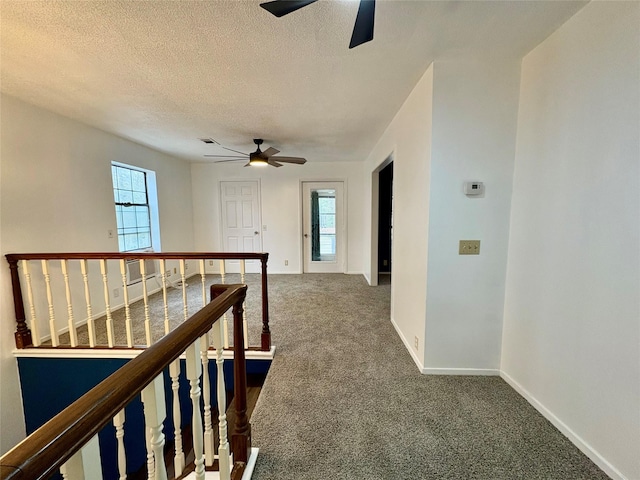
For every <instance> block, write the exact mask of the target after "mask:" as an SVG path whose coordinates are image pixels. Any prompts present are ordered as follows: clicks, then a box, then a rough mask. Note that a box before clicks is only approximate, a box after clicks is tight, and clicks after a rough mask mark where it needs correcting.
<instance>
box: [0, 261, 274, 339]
mask: <svg viewBox="0 0 640 480" xmlns="http://www.w3.org/2000/svg"><path fill="white" fill-rule="evenodd" d="M268 257H269V254H268V253H242V252H240V253H229V252H170V253H141V252H137V253H113V252H92V253H26V254H18V253H15V254H8V255H6V258H7V261H8V262H9V269H10V273H11V284H12V291H13V301H14V309H15V317H16V331H15V343H16V348H18V349H24V348H29V347H38V346H41V344H42V338H45V339H46V336H41V335H40V334H39V331H40V330H41V329H43V330H47V329H48V331H49V337H50V339H51V340H50V343H51V346H52V347H54V348H55V347H58V346H59V345H58V342H59V339H58V331H59V330H60V328H61V322H60V321H59V320H60V318H56V314H57V316H58V317H60V316H66V317H67V322H66V328H67V329H68V331H69V341H70V343H69V346H71V347H76V346H78V347H80V346H82V347H83V348H93V347H94V346H95V333H94V318H93V316H94V315H93V313H95V311H96V308H95V305H93V304H94V303H96V304H97V305H99V308H102V307H103V306H104V309H105V315H106V334H107V338H108V341H107V344H103V345H102V346H105V347H109V348H114V347H120V346H122V347H127V348H132V347H134V346H135V345H134V343H135V342H134V341H133V335H132V334H131V322H132V321H133V320H136V319H132V318H130V314H129V306H130V305H131V304H132V302H130V299H129V295H128V290H129V289H133V288H134V287H132V286H131V285H130V284H128V283H127V279H126V277H127V275H128V273H127V271H128V270H127V269H128V268H129V267H128V265H130V264H131V262H133V263H136V266H137V265H138V264H139V267H138V268H139V270H140V272H141V274H142V276H143V278H147V277H146V276H145V268H147V267H145V265H147V262H149V261H150V260H153V261H157V262H158V265H159V269H160V273H156V274H155V277H156V278H157V279H161V281H162V287H161V288H160V289H159V290H160V291H162V293H163V300H164V302H165V303H164V315H165V319H164V320H165V332H164V333H167V332H168V331H169V317H168V314H167V303H166V302H167V289H168V286H170V283H171V282H170V281H169V275H170V272H171V268H168V270H167V267H166V262H168V261H173V262H175V261H177V263H176V265H178V266H179V270H180V272H179V275H180V279H181V282H182V285H181V289H182V302H183V317H184V319H185V320H186V319H187V317H188V313H187V303H188V302H187V289H186V279H187V278H189V277H188V276H187V273H188V272H186V270H187V269H188V268H189V264H188V263H187V262H194V261H195V262H198V263H199V272H193V273H192V274H193V275H198V273H199V275H200V282H198V283H201V285H202V298H203V303H202V305H204V304H206V301H207V300H206V295H205V276H206V275H207V273H206V271H205V270H206V266H205V262H206V261H209V264H210V265H211V266H213V264H214V262H219V272H220V273H219V274H220V275H221V280H222V283H223V284H224V283H225V270H226V267H225V262H226V261H230V260H238V261H239V266H240V282H239V283H245V262H246V261H249V260H258V261H260V264H261V269H260V270H261V302H262V305H261V307H262V308H261V314H262V331H261V334H260V343H259V347H256V349H259V350H261V351H270V349H271V332H270V328H269V298H268V288H267V260H268ZM109 260H110V261H112V262H114V261H115V262H116V268H115V269H113V270H114V271H113V272H109V268H108V262H107V261H109ZM88 261H94V262H98V264H99V269H100V272H99V278H95V276H94V277H91V275H90V270H91V268H90V267H91V265H90V263H89V262H88ZM136 261H137V262H136ZM30 262H36V265H37V263H38V262H39V263H40V265H39V266H37V267H36V268H33V267H32V266H30ZM78 263H79V266H80V269H78V268H77V266H78V265H77V264H78ZM54 268H55V269H56V272H54V271H53V269H54ZM58 268H60V270H61V272H60V273H61V274H58V273H57V269H58ZM32 270H33V271H32ZM36 270H41V273H42V278H40V277H39V276H38V280H39V281H40V283H37V282H36ZM80 270H81V271H80ZM20 271H22V273H20ZM54 273H55V274H54ZM74 275H75V276H74ZM21 277H22V281H21ZM115 279H117V282H118V283H117V284H114V282H115V281H116V280H115ZM22 282H24V283H25V284H26V290H23V285H22ZM140 283H141V285H142V296H141V298H142V299H143V301H144V307H145V309H144V310H145V311H144V317H145V318H144V322H145V331H146V345H145V346H150V345H151V344H152V343H153V340H152V338H151V333H150V326H149V325H150V319H149V308H148V304H147V302H148V297H149V294H148V291H147V281H141V282H140ZM33 286H39V287H40V290H39V293H40V297H38V298H36V299H34V297H36V296H37V295H34V291H36V289H35V288H32V287H33ZM72 287H74V288H72ZM113 287H116V289H117V290H118V292H119V291H120V290H119V289H120V288H122V294H123V298H122V301H123V305H122V307H124V311H125V315H126V320H125V322H126V332H127V340H126V342H125V344H123V345H115V344H114V334H113V328H114V327H113V321H112V318H111V313H112V311H115V310H116V309H114V308H112V304H113V302H114V301H115V300H114V298H113V295H114V293H113V290H114V288H113ZM62 290H66V302H65V301H64V300H62V299H60V298H56V297H55V295H54V294H55V293H56V291H57V292H59V291H62ZM98 290H99V291H100V295H99V296H97V297H98V300H97V302H96V298H93V299H92V294H91V292H92V291H93V293H94V297H96V295H95V292H96V291H98ZM44 292H46V295H44ZM36 293H38V292H36ZM44 297H46V298H44ZM72 297H73V298H75V299H76V302H78V301H79V300H78V299H79V298H82V300H80V307H82V308H81V309H79V308H76V307H77V305H73V304H72V303H73V302H72ZM25 300H27V302H28V303H27V304H26V307H27V309H26V310H25ZM118 300H120V299H118ZM54 304H57V305H58V307H59V308H58V309H54ZM36 307H37V308H36ZM60 307H62V308H60ZM122 307H120V306H118V309H119V308H122ZM61 309H64V310H66V312H63V313H62V315H60V312H59V311H58V310H61ZM74 310H76V312H75V315H76V316H78V313H77V311H82V312H83V313H82V315H83V316H84V315H85V314H86V316H87V320H86V322H87V328H88V336H89V341H88V345H79V344H78V341H77V333H76V322H75V320H74ZM27 313H28V314H29V319H27V315H26V314H27ZM47 320H48V324H47ZM137 320H138V321H143V319H137ZM224 325H225V336H224V341H225V347H228V346H230V345H229V342H228V336H227V320H226V317H225V318H224ZM242 328H243V329H244V338H245V342H246V344H245V348H247V349H252V347H250V345H249V338H248V327H247V320H246V312H245V318H244V322H243V326H242Z"/></svg>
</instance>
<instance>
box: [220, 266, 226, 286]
mask: <svg viewBox="0 0 640 480" xmlns="http://www.w3.org/2000/svg"><path fill="white" fill-rule="evenodd" d="M224 275H225V271H224V260H220V282H221V283H223V284H224Z"/></svg>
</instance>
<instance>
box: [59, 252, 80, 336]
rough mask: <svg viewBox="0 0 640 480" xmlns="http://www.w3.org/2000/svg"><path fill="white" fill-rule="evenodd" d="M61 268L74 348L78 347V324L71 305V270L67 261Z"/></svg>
mask: <svg viewBox="0 0 640 480" xmlns="http://www.w3.org/2000/svg"><path fill="white" fill-rule="evenodd" d="M60 268H61V269H62V277H63V278H64V289H65V293H66V296H67V318H68V325H69V343H71V346H72V347H77V346H78V332H76V323H75V321H74V320H73V306H72V304H71V286H70V285H69V269H68V265H67V261H66V260H64V259H63V260H60Z"/></svg>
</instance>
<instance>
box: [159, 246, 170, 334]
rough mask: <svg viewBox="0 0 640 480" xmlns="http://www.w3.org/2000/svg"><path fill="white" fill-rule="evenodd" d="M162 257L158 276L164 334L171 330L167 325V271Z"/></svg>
mask: <svg viewBox="0 0 640 480" xmlns="http://www.w3.org/2000/svg"><path fill="white" fill-rule="evenodd" d="M165 268H166V265H165V261H164V258H161V259H160V271H161V272H162V274H161V275H160V278H161V279H162V302H163V307H164V334H165V335H166V334H167V333H169V331H170V330H171V326H170V325H169V303H168V302H167V271H166V269H165Z"/></svg>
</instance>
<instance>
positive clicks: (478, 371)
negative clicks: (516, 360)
mask: <svg viewBox="0 0 640 480" xmlns="http://www.w3.org/2000/svg"><path fill="white" fill-rule="evenodd" d="M421 372H422V373H424V374H425V375H476V376H485V377H499V376H500V370H496V369H491V368H423V369H422V370H421Z"/></svg>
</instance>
